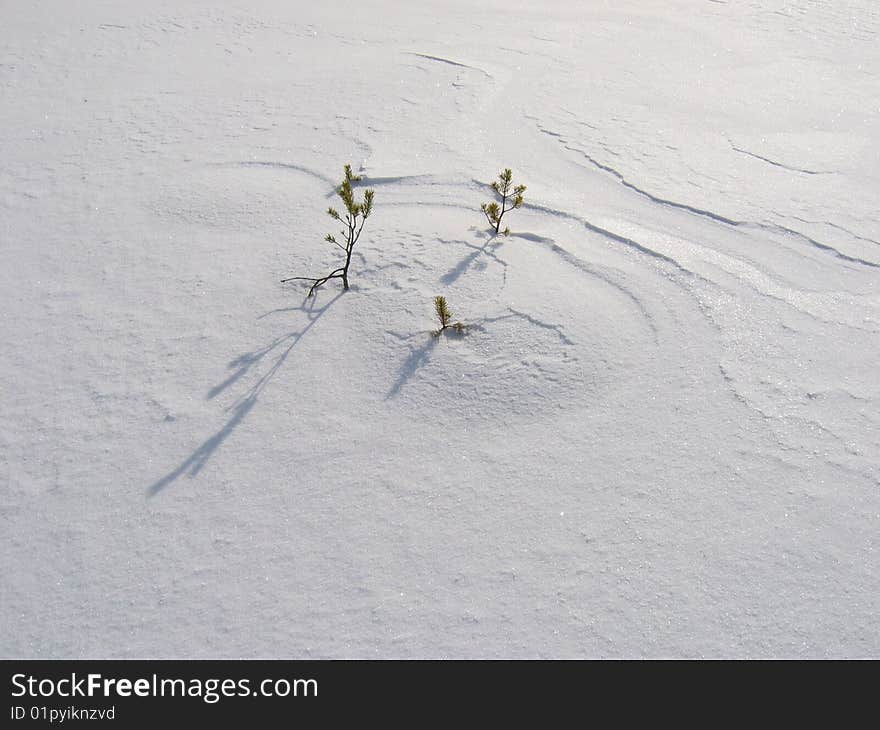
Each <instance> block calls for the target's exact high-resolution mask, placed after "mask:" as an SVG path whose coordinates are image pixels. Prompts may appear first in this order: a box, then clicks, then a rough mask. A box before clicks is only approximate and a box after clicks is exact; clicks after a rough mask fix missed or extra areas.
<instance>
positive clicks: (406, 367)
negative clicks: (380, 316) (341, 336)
mask: <svg viewBox="0 0 880 730" xmlns="http://www.w3.org/2000/svg"><path fill="white" fill-rule="evenodd" d="M441 299H442V300H443V305H442V306H443V308H445V307H446V300H445V299H444V298H443V297H436V298H435V300H434V302H435V307H436V308H437V313H438V315H439V314H440V304H439V302H438V300H441ZM446 313H447V314H448V315H449V317H448V318H443V317H441V320H440V321H441V325H442V326H441V327H440V329H436V330H432V331H431V332H428V333H425V332H416V333H414V334H411V335H401V334H398V333H397V332H393V331H391V330H386V332H387V333H388V334H389V335H391V336H392V337H395V338H396V339H398V340H400V341H401V342H403V343H404V344H406V346H407V347H409V348H410V353H409V356H408V357H407V358H406V360H404V361H403V364H402V365H401V366H400V369H399V370H398V371H397V377H396V378H395V380H394V384H393V385H392V386H391V388H390V389H389V391H388V392H387V393H386V394H385V400H388V399H389V398H394V397H395V396H397V395H398V394H399V393H400V391H401V390H402V389H403V386H404V385H406V384H407V383H408V382H409V381H410V379H411V378H412V377H413V376H414V375H415V374H416V373H417V372H418V371H419V370H420V369H421V368H422V367H424V366H425V365H427V364H428V362H429V361H430V359H431V353H432V352H434V348H435V347H437V345H438V344H439V343H440V342H441V341H443V340H460V339H463V338H464V337H466V336H467V334H468V332H470V331H471V330H475V329H478V330H479V329H482V327H480V325H465V324H462V323H461V322H454V323H453V322H452V321H451V316H452V313H451V312H448V310H446ZM412 342H415V343H416V344H412Z"/></svg>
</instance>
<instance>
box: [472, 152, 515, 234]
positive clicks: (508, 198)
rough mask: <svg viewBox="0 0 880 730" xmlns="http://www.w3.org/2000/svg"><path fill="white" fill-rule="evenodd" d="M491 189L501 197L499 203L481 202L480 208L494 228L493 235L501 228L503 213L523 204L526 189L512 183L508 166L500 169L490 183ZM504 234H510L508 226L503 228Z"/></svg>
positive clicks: (511, 174) (511, 175) (511, 173)
mask: <svg viewBox="0 0 880 730" xmlns="http://www.w3.org/2000/svg"><path fill="white" fill-rule="evenodd" d="M492 190H494V191H495V193H496V195H499V196H500V197H501V205H498V203H495V202H493V203H483V204H482V205H481V206H480V210H482V211H483V215H485V216H486V219H487V220H488V221H489V223H491V224H492V226H493V227H494V228H495V235H498V232H499V231H500V230H501V219H502V218H504V214H505V213H508V212H510V211H511V210H513V209H514V208H521V207H522V204H523V193H524V192H525V191H526V186H525V185H517V186H515V187H514V185H513V172H512V171H511V170H510V168H509V167H508V168H506V169H504V170H502V171H501V172H500V173H499V174H498V179H497V180H495V181H494V182H493V183H492ZM508 204H509V205H508ZM504 235H505V236H509V235H510V228H505V229H504Z"/></svg>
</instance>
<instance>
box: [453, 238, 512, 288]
mask: <svg viewBox="0 0 880 730" xmlns="http://www.w3.org/2000/svg"><path fill="white" fill-rule="evenodd" d="M476 237H477V238H481V239H482V238H483V234H477V236H476ZM441 242H442V243H455V244H458V245H459V246H466V247H467V248H469V249H471V253H469V254H468V255H467V256H465V257H464V258H463V259H461V260H460V261H459V262H458V263H457V264H456V265H455V266H453V267H452V268H451V269H450V270H449V271H447V272H446V273H445V274H443V276H441V277H440V283H441V284H445V285H447V286H448V285H449V284H452V283H453V282H455V281H456V280H457V279H458V278H459V277H460V276H461V275H462V274H464V273H465V272H466V271H467V270H468V269H469V268H470V267H471V266H472V265H473V264H474V262H475V261H476V260H477V259H478V258H479V257H480V256H481V255H486V256H488V257H489V258H490V259H492V260H494V261H495V262H497V263H499V264H501V266H502V268H503V270H504V274H505V278H506V277H507V262H506V261H504V259H501V258H499V257H498V256H497V255H496V254H495V249H497V248H498V247H499V246H501V244H502V243H503V241H501V240H499V239H498V236H496V235H494V234H493V235H491V236H490V237H488V238H486V239H485V243H483V245H482V246H477V245H475V244H473V243H468V242H467V241H443V240H442V239H441Z"/></svg>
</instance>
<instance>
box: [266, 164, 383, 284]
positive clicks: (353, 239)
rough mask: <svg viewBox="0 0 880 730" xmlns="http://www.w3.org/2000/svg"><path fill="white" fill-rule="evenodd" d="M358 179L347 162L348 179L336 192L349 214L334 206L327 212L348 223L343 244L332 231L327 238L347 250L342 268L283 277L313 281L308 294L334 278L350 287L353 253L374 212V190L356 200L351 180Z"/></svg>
mask: <svg viewBox="0 0 880 730" xmlns="http://www.w3.org/2000/svg"><path fill="white" fill-rule="evenodd" d="M358 180H360V178H359V177H357V176H356V175H354V174H353V173H352V171H351V165H346V166H345V179H344V180H343V181H342V185H340V186H339V188H338V189H337V190H336V194H337V195H338V196H339V197H340V198H341V199H342V202H343V204H344V205H345V215H340V214H339V211H337V210H336V209H335V208H333V207H330V208H328V209H327V215H329V216H330V217H331V218H332V219H333V220H335V221H337V222H338V223H342V225H343V226H344V228H343V229H342V230H341V231H340V233H341V234H342V235H343V236H344V237H345V238H344V240H345V243H344V244H343V243H340V242H339V241H337V240H336V236H334V235H332V234H331V233H328V234H327V235H326V236H325V237H324V240H325V241H327V243H331V244H333V245H334V246H338V247H339V248H341V249H342V250H343V251H345V263H344V264H343V265H342V266H340V267H339V268H338V269H334V270H333V271H331V272H330V273H329V274H327V276H321V277H318V278H314V277H311V276H291V277H290V278H288V279H282V280H281V282H282V283H284V282H287V281H311V282H312V286H311V288H310V289H309V293H308V296H312V294H314V293H315V290H316V289H317V288H318V287H320V286H323V285H324V284H326V283H327V282H328V281H330V279H342V289H343V291H348V288H349V286H348V270H349V267H350V266H351V255H352V253H353V252H354V246H355V244H356V243H357V242H358V239H359V238H360V237H361V231H363V229H364V222H365V221H366V220H367V218H369V216H370V213H372V212H373V192H374V191H372V190H366V191H364V199H363V201H362V202H360V203H358V202H356V201H355V199H354V189H353V188H352V186H351V184H352V183H353V182H357V181H358Z"/></svg>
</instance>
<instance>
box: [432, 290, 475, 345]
mask: <svg viewBox="0 0 880 730" xmlns="http://www.w3.org/2000/svg"><path fill="white" fill-rule="evenodd" d="M434 312H435V313H436V314H437V319H439V320H440V329H439V330H434V332H432V333H431V334H433V335H434V337H439V336H440V335H441V334H442V333H443V331H444V330H446V329H453V330H455V332H457V333H458V334H464V333H465V331H466V330H467V326H466V325H464V324H462V323H461V322H453V321H452V316H453V315H452V312H451V311H450V309H449V305H448V304H447V303H446V297H443V296H436V297H434Z"/></svg>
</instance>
